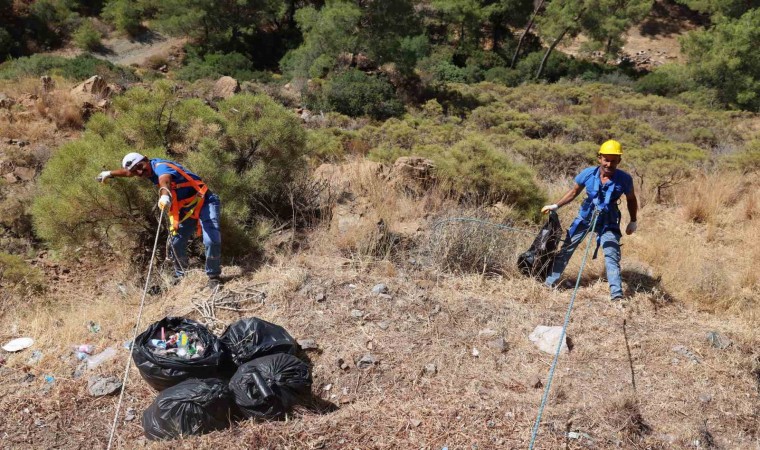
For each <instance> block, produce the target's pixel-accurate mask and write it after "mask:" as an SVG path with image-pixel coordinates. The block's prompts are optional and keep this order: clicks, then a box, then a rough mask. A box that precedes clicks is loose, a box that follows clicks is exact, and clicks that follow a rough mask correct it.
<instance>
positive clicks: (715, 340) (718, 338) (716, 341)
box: [707, 331, 732, 350]
mask: <svg viewBox="0 0 760 450" xmlns="http://www.w3.org/2000/svg"><path fill="white" fill-rule="evenodd" d="M707 342H709V343H710V345H712V346H713V347H715V348H717V349H720V350H725V349H727V348H728V347H729V346H731V343H732V342H731V339H729V338H727V337H725V336H723V335H722V334H720V333H718V332H717V331H710V332H709V333H707Z"/></svg>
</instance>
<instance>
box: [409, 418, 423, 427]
mask: <svg viewBox="0 0 760 450" xmlns="http://www.w3.org/2000/svg"><path fill="white" fill-rule="evenodd" d="M409 423H411V424H412V426H413V427H414V428H417V427H418V426H420V425H422V421H421V420H419V419H412V420H410V421H409Z"/></svg>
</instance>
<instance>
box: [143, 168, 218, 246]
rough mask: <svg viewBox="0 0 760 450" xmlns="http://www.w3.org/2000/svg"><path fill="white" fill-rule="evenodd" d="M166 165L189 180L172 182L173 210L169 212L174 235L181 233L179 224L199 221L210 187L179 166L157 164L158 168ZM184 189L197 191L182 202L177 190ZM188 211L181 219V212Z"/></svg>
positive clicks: (199, 227)
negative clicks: (192, 220) (190, 188)
mask: <svg viewBox="0 0 760 450" xmlns="http://www.w3.org/2000/svg"><path fill="white" fill-rule="evenodd" d="M160 165H165V166H169V167H170V168H172V169H174V170H176V171H177V173H179V174H180V175H182V177H183V178H184V179H185V180H187V181H185V182H183V183H175V182H173V181H172V183H171V193H172V205H171V209H170V210H169V222H170V223H171V230H172V234H177V233H178V231H179V224H180V223H182V222H184V221H185V220H187V219H190V218H192V219H195V220H198V218H199V217H200V215H201V209H202V208H203V202H204V200H205V197H206V192H207V191H208V187H207V186H206V183H204V182H203V181H201V180H196V179H194V178H193V177H191V176H190V175H188V174H187V172H185V171H184V170H182V169H180V168H179V166H177V165H176V164H172V163H170V162H160V163H157V164H156V166H160ZM183 187H192V188H193V189H195V195H194V196H192V197H188V198H184V199H182V200H178V199H177V189H180V188H183ZM183 209H184V210H186V212H185V214H183V216H182V217H181V218H180V211H182V210H183ZM197 234H198V236H200V235H201V224H200V221H198V230H197Z"/></svg>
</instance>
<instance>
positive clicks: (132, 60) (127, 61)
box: [95, 31, 187, 66]
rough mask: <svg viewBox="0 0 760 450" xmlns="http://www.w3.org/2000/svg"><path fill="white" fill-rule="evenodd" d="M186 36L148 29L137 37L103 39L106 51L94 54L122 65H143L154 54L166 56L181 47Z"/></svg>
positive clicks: (185, 40)
mask: <svg viewBox="0 0 760 450" xmlns="http://www.w3.org/2000/svg"><path fill="white" fill-rule="evenodd" d="M186 42H187V38H176V37H170V36H165V35H162V34H160V33H156V32H154V31H148V32H146V33H144V34H142V35H141V36H139V37H137V38H133V39H130V38H124V37H117V38H112V39H107V40H104V41H103V46H104V47H105V48H106V49H107V50H106V51H104V52H102V53H99V54H95V56H96V57H98V58H102V59H105V60H108V61H110V62H112V63H114V64H121V65H124V66H130V65H133V64H134V65H139V66H142V65H145V63H146V62H147V61H148V60H149V59H150V58H152V57H154V56H166V55H169V54H170V53H172V52H173V51H175V50H176V49H178V48H181V47H182V46H183V45H185V43H186Z"/></svg>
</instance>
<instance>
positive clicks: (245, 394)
mask: <svg viewBox="0 0 760 450" xmlns="http://www.w3.org/2000/svg"><path fill="white" fill-rule="evenodd" d="M229 386H230V390H232V394H233V396H234V399H235V403H236V404H237V406H238V408H239V409H240V412H241V413H242V414H243V415H244V416H246V417H248V418H251V417H257V418H262V419H276V418H280V417H282V416H284V415H285V413H287V412H289V411H290V410H291V409H292V408H293V406H294V405H296V404H297V403H299V401H301V400H304V399H305V398H307V397H308V396H309V394H310V393H311V371H310V370H309V366H308V365H306V363H304V362H303V361H301V360H300V359H298V358H296V357H295V356H293V355H288V354H284V353H279V354H275V355H268V356H264V357H261V358H256V359H254V360H253V361H249V362H247V363H245V364H243V365H242V366H240V367H238V370H237V372H235V375H234V376H233V377H232V380H230V384H229Z"/></svg>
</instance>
